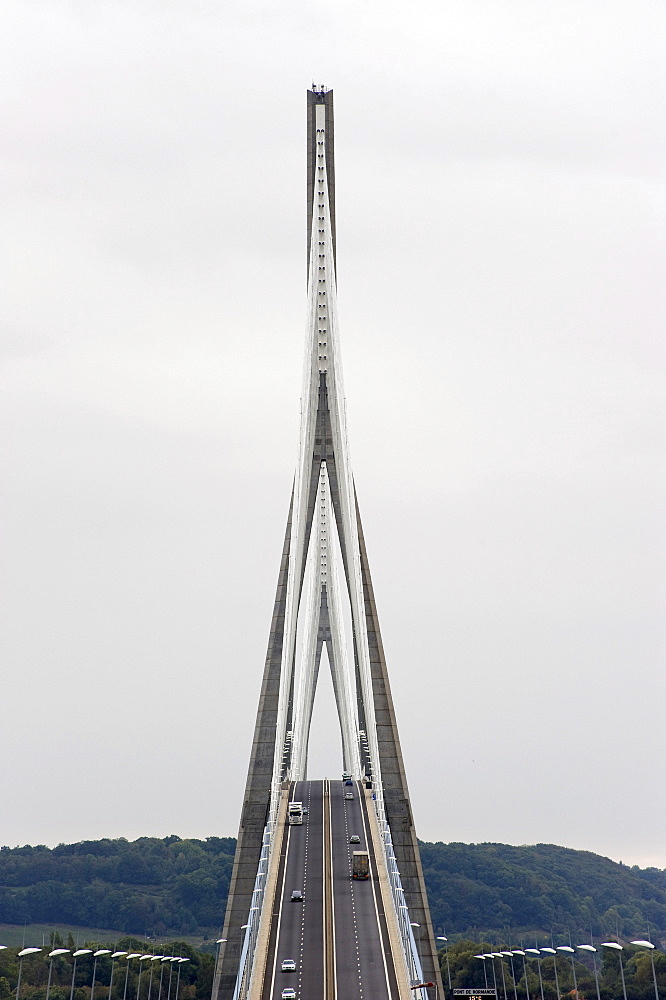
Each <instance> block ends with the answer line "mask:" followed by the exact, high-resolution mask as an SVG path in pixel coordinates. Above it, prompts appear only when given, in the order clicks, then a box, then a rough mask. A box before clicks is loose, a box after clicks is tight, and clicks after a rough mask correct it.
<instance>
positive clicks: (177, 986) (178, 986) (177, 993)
mask: <svg viewBox="0 0 666 1000" xmlns="http://www.w3.org/2000/svg"><path fill="white" fill-rule="evenodd" d="M183 962H189V958H179V959H178V980H177V982H176V1000H178V995H179V993H180V967H181V965H182V964H183Z"/></svg>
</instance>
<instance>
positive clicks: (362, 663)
mask: <svg viewBox="0 0 666 1000" xmlns="http://www.w3.org/2000/svg"><path fill="white" fill-rule="evenodd" d="M315 112H316V137H317V138H316V149H317V152H316V156H315V160H314V165H313V169H314V173H315V178H314V202H313V210H312V228H311V239H310V268H309V274H308V307H307V308H308V319H307V331H306V350H305V359H304V370H303V387H302V394H301V430H300V442H299V455H298V464H297V469H296V478H295V483H294V506H293V515H292V534H291V546H290V562H289V573H288V581H287V597H286V609H285V632H284V643H283V647H282V668H281V680H280V685H281V686H280V700H279V708H278V722H277V739H276V749H275V762H274V774H275V776H276V778H277V777H278V776H280V777H281V778H289V779H290V780H301V779H303V778H304V777H305V770H306V766H307V749H308V739H309V731H310V723H311V720H312V708H313V702H314V696H315V689H316V680H317V675H318V669H319V662H318V659H319V658H318V656H317V639H318V636H319V635H320V627H321V626H322V625H325V624H326V622H325V621H323V620H322V607H323V605H322V593H324V596H325V607H326V609H327V612H328V625H329V626H330V641H327V653H328V660H329V663H330V666H331V671H332V676H333V688H334V692H335V697H336V703H337V707H338V716H339V720H340V727H341V737H342V751H343V761H344V765H343V766H344V768H345V769H347V770H349V771H350V772H351V773H352V774H353V775H354V776H355V777H357V778H360V777H362V775H361V763H360V759H361V758H360V754H359V722H358V711H357V690H356V676H355V673H356V672H355V669H354V661H353V657H350V656H349V654H348V651H347V644H346V642H345V631H344V622H343V614H342V598H341V594H340V585H339V570H338V566H337V562H338V551H339V550H340V549H342V548H344V550H345V552H346V553H347V562H348V579H347V587H346V588H345V590H346V595H345V597H346V598H347V599H348V601H349V612H350V617H351V621H352V626H353V632H354V637H355V647H356V658H357V663H358V677H359V678H360V684H361V689H362V691H361V694H362V702H363V705H364V709H365V732H366V733H367V738H368V740H369V749H370V757H371V760H372V777H373V784H374V786H375V787H379V788H381V775H380V773H379V752H378V747H377V740H376V728H375V724H374V723H375V720H374V707H373V697H372V687H371V678H370V659H369V653H368V641H367V629H366V625H365V606H364V601H363V586H362V579H361V563H360V549H359V540H358V530H357V522H356V509H355V501H354V489H353V479H352V475H351V467H350V462H349V450H348V443H347V425H346V410H345V399H344V391H343V382H342V366H341V358H340V347H339V337H338V317H337V302H336V277H335V259H334V251H333V236H332V231H331V213H330V206H329V199H328V181H327V165H326V152H325V151H326V144H325V135H326V106H325V105H324V104H321V105H318V106H317V107H316V109H315ZM322 376H323V377H324V378H325V383H326V395H327V400H328V410H329V418H330V428H331V438H332V444H333V453H334V458H335V470H336V475H337V484H338V493H339V502H340V515H341V516H340V522H341V523H339V524H338V523H337V521H336V518H335V515H334V510H333V504H332V501H331V491H330V483H329V477H328V470H327V468H326V462H325V461H322V462H321V468H320V470H319V484H318V495H317V501H316V504H315V513H314V517H313V518H312V523H311V528H310V532H309V537H306V534H307V533H308V525H307V520H308V509H307V508H308V499H309V497H310V492H311V477H312V464H313V453H314V448H315V434H316V425H317V411H318V406H319V400H320V383H321V381H322ZM336 536H337V538H338V539H339V543H340V544H339V546H338V545H334V544H332V542H333V539H334V538H335V537H336ZM303 579H305V587H303V586H302V582H301V581H302V580H303ZM303 590H305V591H306V595H305V603H304V605H303V607H301V602H302V599H303ZM320 652H321V647H320ZM299 653H300V656H299V655H298V654H299ZM297 662H298V663H299V665H300V669H299V676H298V678H296V677H295V670H296V663H297ZM292 694H293V708H292V717H293V726H292V729H291V731H290V733H288V732H287V723H288V719H289V707H290V706H289V701H290V697H292ZM290 740H291V765H290V767H289V769H288V771H287V772H286V773H285V771H284V769H283V766H282V765H283V761H284V750H285V747H286V746H288V745H289V741H290Z"/></svg>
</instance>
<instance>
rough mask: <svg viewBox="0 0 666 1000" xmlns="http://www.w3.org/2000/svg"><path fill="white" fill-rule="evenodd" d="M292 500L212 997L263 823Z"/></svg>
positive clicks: (230, 956) (234, 940)
mask: <svg viewBox="0 0 666 1000" xmlns="http://www.w3.org/2000/svg"><path fill="white" fill-rule="evenodd" d="M293 502H294V501H293V493H292V499H291V503H290V505H289V516H288V518H287V530H286V532H285V537H284V545H283V548H282V558H281V560H280V572H279V575H278V583H277V590H276V593H275V603H274V605H273V618H272V621H271V629H270V635H269V640H268V652H267V654H266V664H265V666H264V676H263V679H262V683H261V694H260V696H259V708H258V709H257V719H256V722H255V726H254V739H253V740H252V752H251V755H250V764H249V767H248V771H247V781H246V784H245V796H244V799H243V809H242V812H241V821H240V827H239V830H238V841H237V843H236V854H235V856H234V867H233V870H232V873H231V882H230V885H229V896H228V898H227V910H226V914H225V917H224V930H223V931H222V937H223V938H226V942H225V943H224V944H222V945H221V946H220V951H219V954H218V958H217V963H216V967H215V975H214V980H213V990H212V1000H231V998H232V997H233V993H234V987H235V985H236V976H237V973H238V965H239V961H240V951H241V945H242V940H243V935H242V932H241V927H242V925H243V924H244V923H246V921H247V915H248V913H249V911H250V906H251V905H252V890H253V889H254V881H255V878H256V875H257V869H258V867H259V859H260V856H261V847H262V841H263V834H264V827H265V826H266V819H267V816H268V809H269V804H270V795H271V781H272V778H273V758H274V754H275V728H276V724H277V712H278V697H279V693H280V672H281V662H282V643H283V638H284V615H285V601H286V589H287V573H288V570H289V547H290V545H289V543H290V539H291V513H292V507H293Z"/></svg>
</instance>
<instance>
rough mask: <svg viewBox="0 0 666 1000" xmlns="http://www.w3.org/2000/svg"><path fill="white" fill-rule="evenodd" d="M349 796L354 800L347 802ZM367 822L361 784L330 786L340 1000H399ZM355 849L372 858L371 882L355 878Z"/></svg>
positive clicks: (338, 783)
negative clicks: (353, 838) (354, 841)
mask: <svg viewBox="0 0 666 1000" xmlns="http://www.w3.org/2000/svg"><path fill="white" fill-rule="evenodd" d="M347 792H352V794H353V796H354V798H353V799H351V800H349V799H345V794H346V793H347ZM368 822H369V819H368V816H367V813H366V812H365V797H364V791H363V787H362V785H361V784H360V783H356V782H355V783H354V785H353V786H352V787H349V786H345V785H343V783H342V782H332V783H331V825H332V831H333V884H334V900H335V938H336V972H337V984H338V996H339V997H340V998H341V1000H342V998H344V1000H348V998H353V997H358V998H359V1000H364V998H365V1000H370V998H371V1000H395V998H397V995H398V994H397V983H396V977H395V971H394V968H393V960H392V957H391V954H390V948H389V946H388V935H387V932H386V920H385V916H384V911H383V905H382V900H381V893H380V889H379V885H378V883H377V866H376V864H375V859H374V851H373V848H372V841H371V838H370V835H369V828H368ZM352 834H358V836H359V837H360V840H361V842H360V844H350V843H349V838H350V837H351V836H352ZM355 850H368V853H369V855H370V871H371V877H370V879H368V880H367V881H364V880H360V879H359V880H355V879H353V878H352V874H351V856H352V851H355Z"/></svg>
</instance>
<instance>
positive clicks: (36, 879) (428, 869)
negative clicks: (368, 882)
mask: <svg viewBox="0 0 666 1000" xmlns="http://www.w3.org/2000/svg"><path fill="white" fill-rule="evenodd" d="M235 846H236V842H235V840H234V839H233V838H231V837H226V838H222V837H208V838H207V839H206V840H181V839H180V838H179V837H176V836H172V837H165V838H164V839H157V838H152V837H141V838H140V839H139V840H135V841H131V842H130V841H127V840H123V839H120V840H96V841H83V842H82V843H79V844H60V845H59V846H58V847H55V848H52V849H50V848H47V847H40V846H38V847H28V846H26V847H15V848H8V847H3V848H1V849H0V924H14V925H24V924H28V925H33V924H34V925H37V924H39V925H42V926H46V927H52V928H69V927H81V928H83V927H85V928H93V927H96V928H99V927H103V928H112V929H113V930H115V931H117V932H118V933H119V934H136V935H141V936H144V935H149V936H151V937H160V938H162V937H164V936H165V935H171V936H174V935H178V936H179V937H181V938H182V937H186V938H188V939H189V940H190V941H193V940H194V939H195V938H196V939H198V940H205V939H206V938H207V937H208V938H211V939H212V940H214V939H215V937H216V936H217V933H218V931H219V929H220V925H221V923H222V919H223V916H224V906H225V902H226V897H227V892H228V889H229V879H230V876H231V868H232V864H233V855H234V850H235ZM421 854H422V859H423V867H424V872H425V878H426V885H427V888H428V896H429V899H430V906H431V910H432V916H433V922H434V924H435V928H436V930H437V933H442V932H443V931H444V930H446V933H447V935H448V936H449V937H452V936H458V937H460V936H467V937H469V938H471V939H478V938H479V936H480V935H484V936H490V937H492V936H493V935H495V936H501V937H503V938H505V936H506V933H507V931H511V933H512V934H513V936H514V938H518V937H519V936H520V935H525V936H527V935H528V934H529V933H532V934H533V933H539V932H543V933H550V931H551V929H552V930H553V931H554V932H555V933H568V932H569V931H571V933H572V934H573V935H574V936H575V935H584V936H585V937H587V936H588V935H589V934H590V931H592V933H593V934H594V936H595V937H598V936H600V935H610V934H613V933H615V931H616V928H617V929H619V933H620V935H621V936H624V937H630V936H634V935H641V936H643V935H644V934H645V932H646V926H647V924H648V923H649V925H650V926H651V927H652V928H653V931H654V932H655V933H657V934H658V935H660V936H661V937H662V938H663V937H666V871H663V870H660V869H639V868H628V867H627V866H626V865H621V864H617V863H616V862H614V861H610V860H609V859H608V858H602V857H600V856H599V855H596V854H591V853H590V852H587V851H574V850H570V849H568V848H565V847H556V846H554V845H552V844H537V845H536V846H530V847H510V846H508V845H506V844H455V843H454V844H442V843H436V844H429V843H422V844H421ZM112 932H113V931H112ZM112 932H111V933H112Z"/></svg>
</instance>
